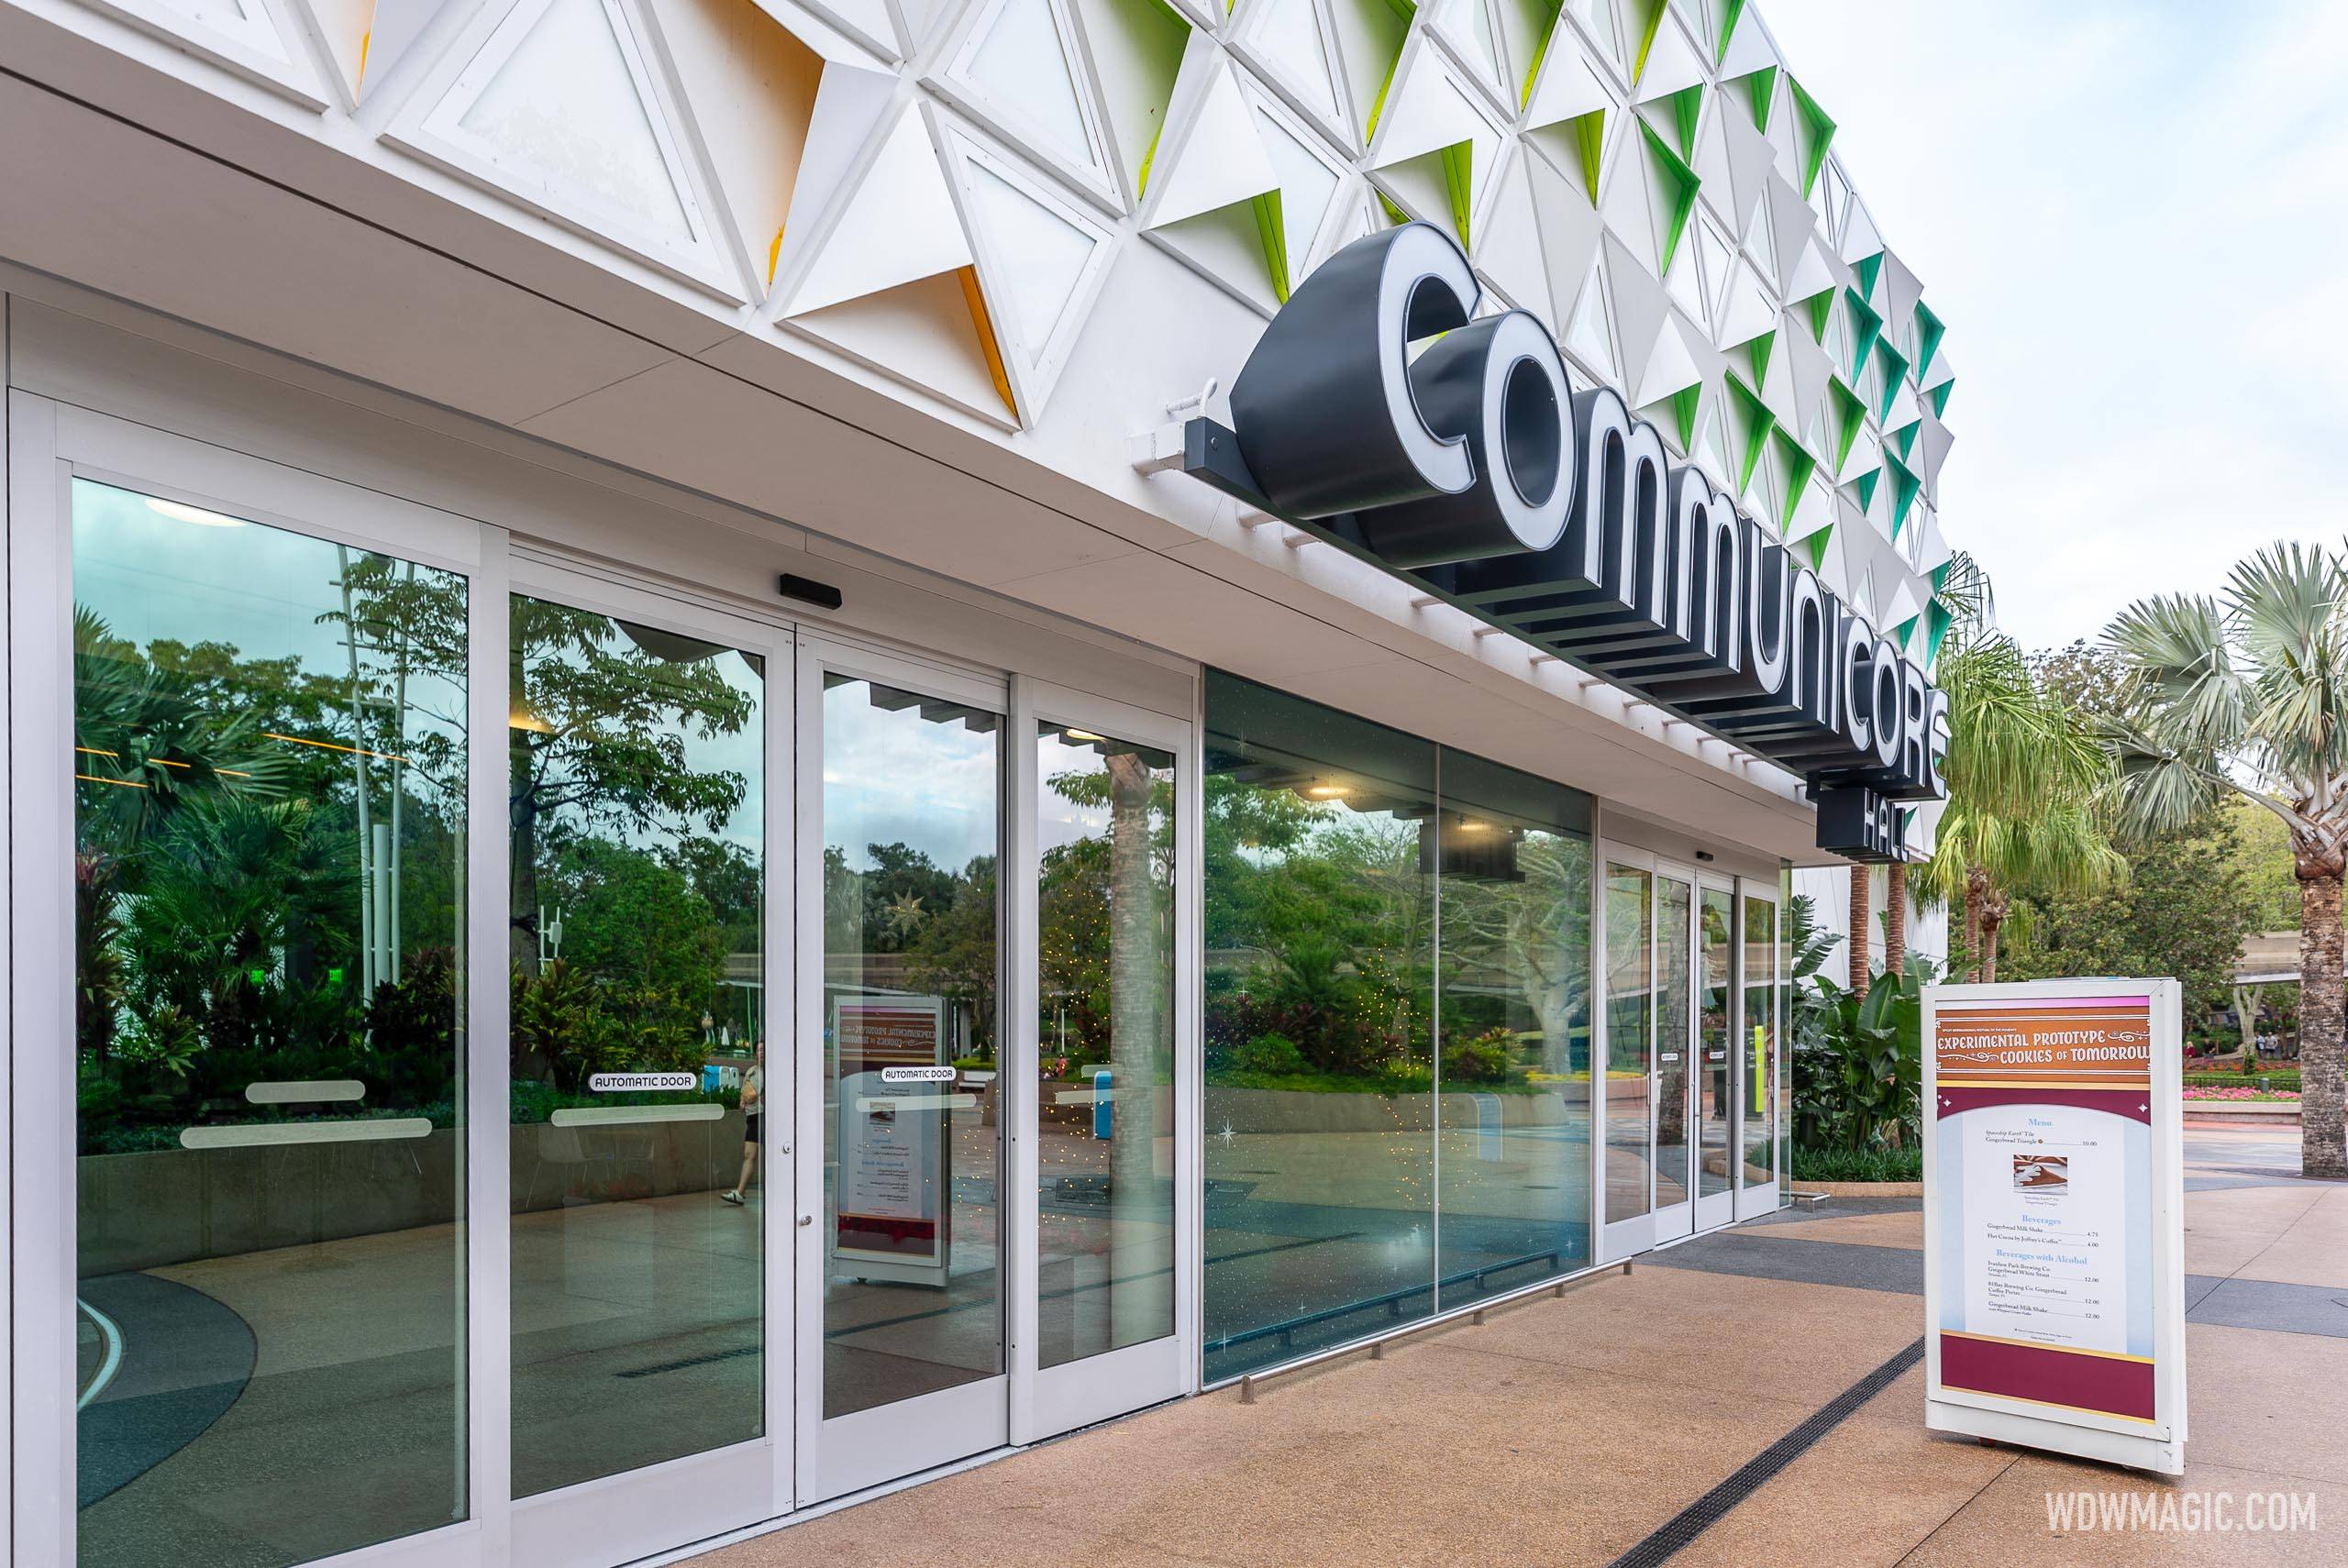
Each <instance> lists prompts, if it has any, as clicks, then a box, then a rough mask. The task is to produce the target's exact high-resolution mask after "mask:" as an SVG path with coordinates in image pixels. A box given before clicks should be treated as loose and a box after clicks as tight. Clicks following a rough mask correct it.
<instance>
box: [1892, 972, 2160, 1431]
mask: <svg viewBox="0 0 2348 1568" xmlns="http://www.w3.org/2000/svg"><path fill="white" fill-rule="evenodd" d="M2178 1021H2179V1019H2178V996H2177V987H2176V982H2175V981H2174V980H2043V981H2034V982H2031V983H2028V984H2023V985H1997V986H1934V987H1930V988H1927V989H1926V992H1925V999H1924V1032H1925V1049H1924V1299H1925V1318H1926V1324H1927V1335H1926V1339H1927V1379H1928V1382H1927V1388H1926V1396H1925V1399H1926V1424H1927V1425H1929V1426H1931V1427H1932V1428H1933V1429H1934V1430H1944V1431H1958V1432H1965V1433H1967V1434H1970V1435H1973V1436H1977V1437H1988V1438H1993V1439H1998V1440H2001V1441H2010V1442H2016V1443H2026V1444H2029V1445H2031V1446H2033V1447H2039V1448H2048V1449H2056V1450H2060V1451H2062V1452H2070V1453H2077V1454H2080V1455H2083V1456H2085V1457H2088V1458H2093V1459H2101V1460H2105V1461H2108V1462H2110V1463H2120V1464H2131V1465H2135V1466H2138V1467H2140V1468H2143V1469H2150V1470H2157V1471H2161V1472H2163V1473H2165V1474H2176V1472H2177V1471H2178V1470H2180V1469H2181V1468H2182V1467H2183V1463H2184V1458H2183V1454H2184V1442H2185V1361H2184V1345H2185V1342H2184V1333H2183V1328H2184V1319H2185V1270H2184V1251H2183V1248H2184V1235H2183V1229H2182V1226H2183V1213H2184V1193H2183V1180H2182V1174H2181V1160H2182V1154H2183V1148H2182V1144H2183V1134H2182V1127H2181V1120H2180V1119H2181V1114H2182V1110H2181V1100H2180V1084H2181V1079H2180V1077H2179V1073H2180V1070H2181V1067H2182V1063H2181V1061H2180V1059H2179V1054H2180V1047H2179V1030H2178Z"/></svg>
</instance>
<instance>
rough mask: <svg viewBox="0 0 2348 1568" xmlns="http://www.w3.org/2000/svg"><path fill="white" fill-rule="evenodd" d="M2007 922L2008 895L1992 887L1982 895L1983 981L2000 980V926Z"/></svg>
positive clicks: (1992, 982) (1993, 983)
mask: <svg viewBox="0 0 2348 1568" xmlns="http://www.w3.org/2000/svg"><path fill="white" fill-rule="evenodd" d="M2005 923H2006V895H2005V894H2004V893H2002V892H1999V891H1998V890H1996V889H1990V890H1988V891H1986V892H1984V893H1983V894H1982V895H1981V983H1982V984H1983V985H1985V986H1991V985H1995V984H1997V981H1998V928H1999V926H2001V925H2003V924H2005Z"/></svg>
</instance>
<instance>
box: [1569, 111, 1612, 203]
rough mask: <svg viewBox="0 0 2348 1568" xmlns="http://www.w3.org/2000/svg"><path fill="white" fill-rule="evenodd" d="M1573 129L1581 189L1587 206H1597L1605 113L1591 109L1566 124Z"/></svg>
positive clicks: (1604, 147)
mask: <svg viewBox="0 0 2348 1568" xmlns="http://www.w3.org/2000/svg"><path fill="white" fill-rule="evenodd" d="M1566 124H1567V125H1568V126H1570V127H1573V133H1574V150H1575V151H1576V152H1577V153H1578V154H1580V156H1581V189H1582V193H1583V194H1584V195H1586V196H1588V197H1589V204H1590V205H1591V206H1593V207H1594V206H1596V205H1597V204H1598V157H1599V154H1600V153H1601V152H1603V151H1605V150H1606V111H1605V110H1603V109H1592V110H1590V112H1589V113H1588V114H1586V115H1576V116H1574V117H1573V118H1572V119H1569V120H1567V122H1566Z"/></svg>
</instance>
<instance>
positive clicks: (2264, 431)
mask: <svg viewBox="0 0 2348 1568" xmlns="http://www.w3.org/2000/svg"><path fill="white" fill-rule="evenodd" d="M1758 8H1759V9H1760V11H1761V12H1762V15H1763V17H1764V19H1765V20H1766V21H1767V24H1768V26H1769V30H1770V31H1771V33H1772V34H1774V35H1775V36H1776V38H1777V39H1778V45H1779V47H1780V49H1781V50H1783V52H1784V54H1785V57H1786V61H1787V63H1788V65H1789V68H1790V69H1791V70H1792V72H1793V73H1794V74H1795V75H1796V76H1797V77H1799V78H1800V81H1801V83H1802V84H1803V86H1804V87H1805V88H1807V89H1809V90H1810V92H1811V94H1812V95H1813V96H1814V97H1816V98H1817V100H1818V101H1819V103H1820V105H1822V107H1823V108H1824V109H1825V111H1826V112H1827V114H1829V115H1830V116H1833V118H1834V120H1835V122H1836V125H1837V129H1836V131H1835V135H1834V144H1833V145H1834V149H1835V151H1836V152H1837V153H1839V154H1840V155H1841V157H1842V159H1843V162H1844V168H1845V169H1846V170H1847V171H1848V172H1849V173H1850V175H1851V180H1852V183H1853V185H1854V186H1855V188H1856V189H1857V191H1858V193H1859V194H1860V196H1861V198H1862V199H1863V200H1864V201H1865V202H1866V204H1867V208H1868V210H1869V211H1870V212H1871V213H1872V214H1873V215H1874V216H1875V219H1876V223H1877V227H1878V228H1879V229H1880V230H1881V231H1882V234H1883V237H1884V239H1885V241H1886V243H1887V244H1888V246H1889V247H1890V248H1891V249H1892V250H1893V251H1894V252H1895V253H1897V254H1898V255H1899V257H1900V258H1901V259H1903V260H1905V261H1906V262H1907V263H1908V264H1909V266H1910V267H1911V269H1912V270H1913V271H1915V273H1916V275H1917V276H1918V277H1919V278H1920V279H1922V282H1923V285H1924V294H1923V297H1924V300H1925V302H1926V303H1927V304H1931V305H1932V306H1933V310H1934V311H1935V312H1936V313H1937V314H1938V315H1940V317H1941V319H1942V320H1943V321H1944V322H1945V323H1946V324H1947V326H1948V337H1947V339H1946V342H1945V345H1944V350H1943V351H1944V353H1946V354H1948V355H1949V356H1950V358H1951V361H1952V363H1953V364H1954V365H1955V370H1956V388H1955V392H1953V393H1952V394H1951V398H1950V402H1949V407H1948V421H1949V425H1950V428H1951V429H1952V431H1953V432H1954V433H1955V437H1956V441H1955V448H1954V449H1953V450H1952V452H1951V453H1950V456H1949V459H1948V463H1947V466H1946V468H1945V469H1944V470H1943V474H1942V483H1941V507H1942V510H1941V517H1942V523H1943V526H1944V528H1945V530H1946V532H1947V536H1948V539H1949V542H1950V543H1951V545H1953V546H1954V547H1956V548H1959V549H1964V550H1969V551H1971V552H1972V553H1973V555H1974V556H1975V557H1976V558H1977V559H1978V560H1979V561H1980V562H1981V563H1982V565H1983V566H1984V567H1985V568H1986V569H1988V573H1989V576H1990V580H1991V581H1992V583H1993V585H1994V587H1995V590H1996V593H1997V602H1998V613H1999V621H2000V623H2001V624H2003V625H2004V626H2005V628H2006V629H2007V630H2008V631H2009V632H2010V633H2012V634H2013V635H2014V636H2015V637H2016V638H2018V639H2019V640H2020V641H2021V643H2022V645H2023V646H2026V647H2032V648H2038V647H2053V646H2061V645H2063V644H2066V643H2068V642H2070V641H2071V640H2072V639H2074V638H2078V637H2088V638H2093V637H2094V636H2096V635H2098V633H2099V632H2100V630H2101V629H2102V628H2103V626H2104V625H2105V624H2107V623H2108V622H2109V621H2110V619H2111V617H2112V616H2113V615H2114V614H2116V613H2119V612H2120V611H2121V609H2123V608H2125V607H2126V606H2127V604H2128V603H2129V602H2132V600H2134V599H2137V598H2139V597H2141V596H2143V595H2146V594H2151V593H2156V592H2174V591H2196V592H2200V591H2214V590H2215V589H2216V588H2218V587H2219V586H2220V585H2221V584H2222V582H2223V580H2224V578H2225V574H2226V573H2227V571H2228V570H2229V569H2231V568H2232V564H2233V563H2234V562H2235V561H2236V560H2237V559H2238V558H2241V557H2242V556H2243V555H2244V554H2246V553H2248V552H2249V551H2250V550H2252V549H2254V548H2256V547H2259V546H2261V545H2264V544H2267V543H2270V542H2272V541H2274V540H2276V539H2280V538H2298V539H2309V540H2318V541H2323V542H2326V543H2329V544H2331V545H2333V546H2335V547H2337V546H2339V545H2340V544H2341V543H2342V536H2343V534H2348V505H2343V504H2342V502H2343V498H2348V487H2343V486H2342V485H2341V484H2340V483H2339V482H2338V480H2336V478H2335V474H2336V471H2337V469H2338V468H2339V461H2340V454H2341V453H2342V451H2343V450H2348V352H2343V350H2348V333H2344V332H2343V324H2344V323H2348V199H2344V198H2348V86H2342V85H2339V84H2338V83H2342V81H2343V80H2348V6H2342V5H2338V4H2331V3H2323V0H2292V3H2285V0H2243V3H2241V4H2233V5H2223V6H2220V5H2210V4H2206V3H2196V0H2179V3H2174V4H2151V3H2145V0H2139V3H2137V4H2123V3H2117V0H1964V3H1963V4H1959V5H1951V4H1948V3H1946V0H1762V3H1761V5H1760V6H1759V7H1758Z"/></svg>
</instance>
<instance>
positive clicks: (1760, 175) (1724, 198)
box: [1713, 109, 1771, 236]
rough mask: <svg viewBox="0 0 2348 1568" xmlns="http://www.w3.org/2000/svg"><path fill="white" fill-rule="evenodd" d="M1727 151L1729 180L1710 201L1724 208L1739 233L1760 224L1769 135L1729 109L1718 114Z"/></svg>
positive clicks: (1766, 187)
mask: <svg viewBox="0 0 2348 1568" xmlns="http://www.w3.org/2000/svg"><path fill="white" fill-rule="evenodd" d="M1718 118H1719V120H1720V122H1721V137H1722V143H1723V145H1724V146H1725V148H1726V149H1727V151H1726V161H1727V164H1728V183H1727V186H1726V188H1725V189H1723V190H1722V191H1721V192H1719V193H1716V194H1715V195H1714V196H1713V200H1714V201H1716V202H1718V203H1720V204H1722V206H1723V207H1724V208H1725V209H1726V215H1727V217H1728V219H1729V222H1730V226H1732V227H1733V228H1734V229H1735V230H1736V231H1737V233H1738V234H1739V235H1740V236H1743V235H1747V234H1750V233H1751V232H1752V231H1753V230H1755V228H1758V227H1760V226H1762V224H1763V221H1764V216H1763V215H1764V207H1763V203H1764V201H1765V199H1766V197H1767V193H1768V187H1769V173H1770V167H1771V155H1770V151H1769V138H1767V137H1766V136H1763V135H1762V134H1761V131H1760V129H1759V127H1756V126H1755V125H1754V123H1753V121H1752V119H1751V117H1750V116H1746V115H1744V114H1741V113H1738V112H1737V111H1735V110H1733V109H1731V110H1730V111H1728V112H1727V113H1724V114H1722V115H1721V116H1718Z"/></svg>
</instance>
